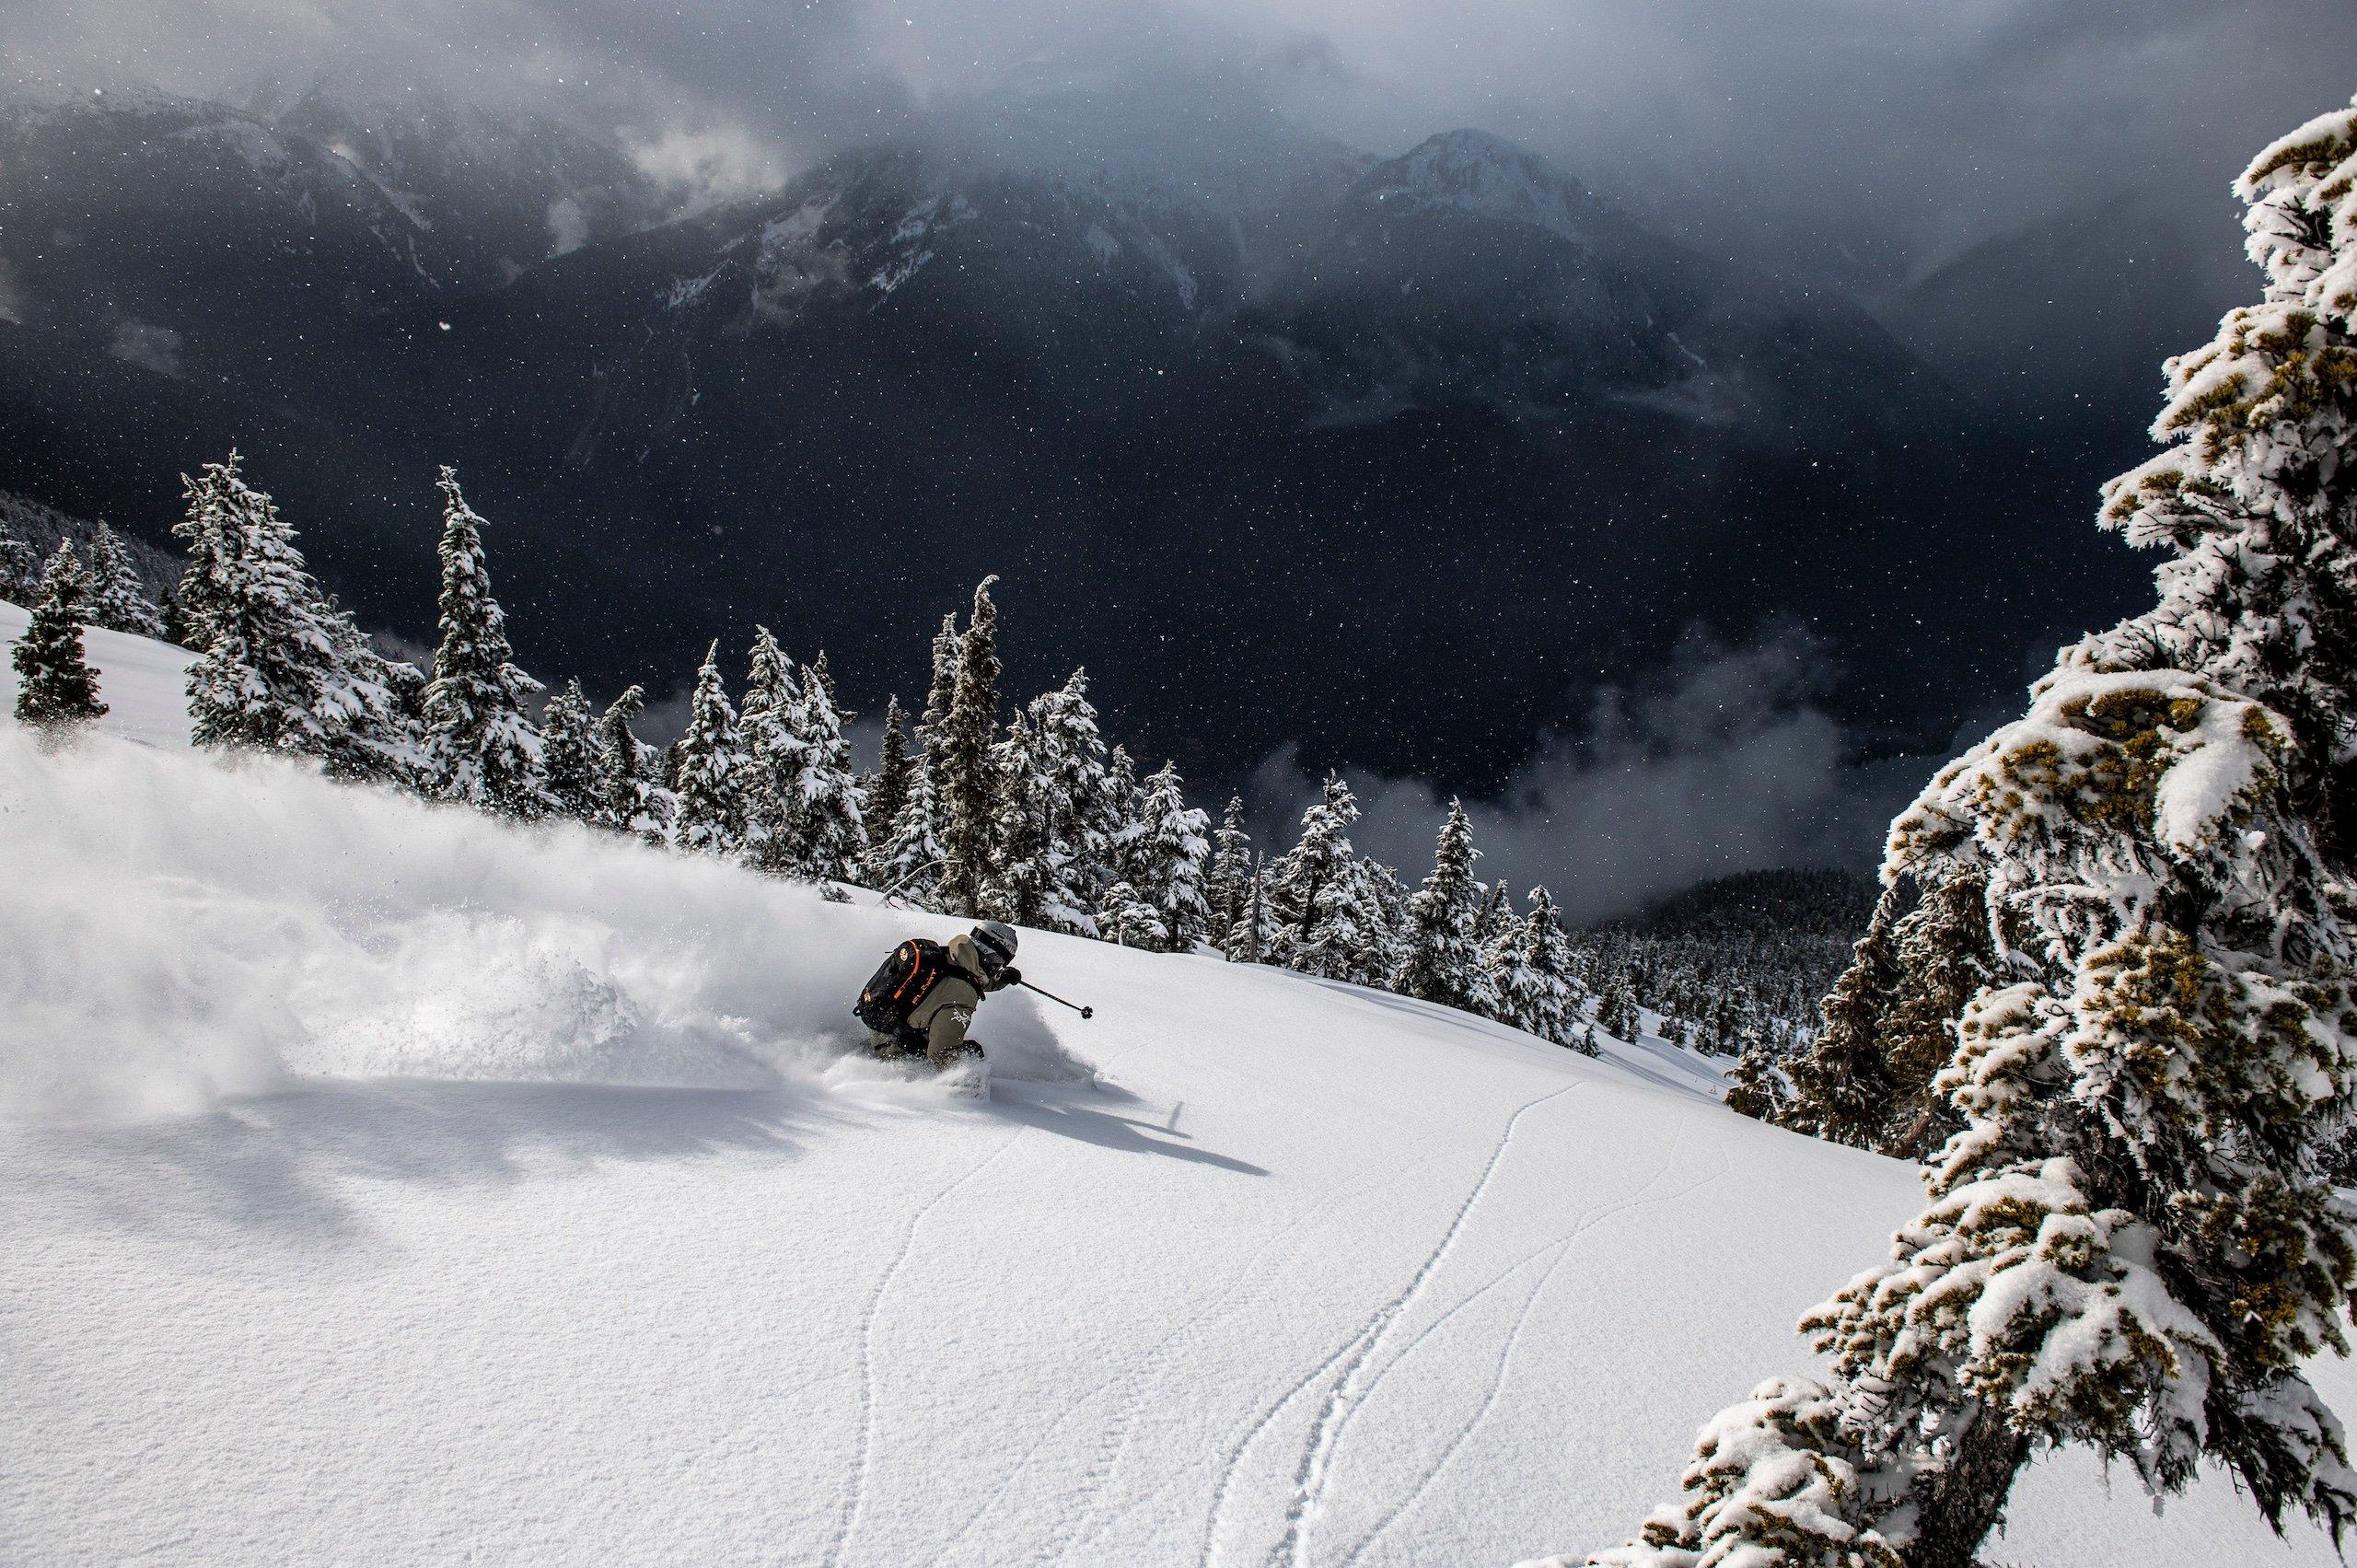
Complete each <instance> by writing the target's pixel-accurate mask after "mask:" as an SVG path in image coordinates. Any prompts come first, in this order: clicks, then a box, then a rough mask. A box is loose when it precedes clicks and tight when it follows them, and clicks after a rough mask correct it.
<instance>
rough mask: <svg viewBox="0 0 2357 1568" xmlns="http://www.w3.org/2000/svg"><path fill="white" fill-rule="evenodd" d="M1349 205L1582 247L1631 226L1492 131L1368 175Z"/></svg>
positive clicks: (1434, 140) (1444, 143)
mask: <svg viewBox="0 0 2357 1568" xmlns="http://www.w3.org/2000/svg"><path fill="white" fill-rule="evenodd" d="M1352 199H1353V200H1356V201H1364V202H1382V203H1395V204H1403V205H1408V206H1412V207H1419V208H1422V209H1424V210H1427V211H1440V210H1446V211H1451V212H1456V213H1463V214H1469V215H1474V216H1478V217H1484V218H1492V219H1495V220H1497V221H1499V222H1502V223H1515V224H1527V225H1529V226H1533V227H1536V228H1543V229H1546V230H1548V231H1549V232H1550V233H1552V234H1557V235H1561V236H1562V238H1565V239H1570V240H1573V241H1576V242H1578V243H1581V244H1593V243H1596V241H1597V240H1599V239H1600V238H1619V237H1620V236H1622V235H1625V234H1627V233H1629V232H1631V230H1632V229H1633V227H1634V226H1633V225H1631V223H1630V222H1629V221H1628V220H1627V219H1626V218H1624V217H1622V216H1620V214H1619V213H1617V212H1616V211H1614V209H1613V208H1611V207H1610V206H1609V205H1608V204H1607V203H1604V202H1603V201H1601V200H1599V199H1598V198H1597V197H1596V195H1595V194H1594V193H1593V192H1590V191H1589V190H1588V189H1587V187H1585V185H1582V184H1581V183H1580V182H1579V181H1578V180H1575V179H1573V177H1572V176H1571V175H1569V174H1567V173H1565V172H1564V171H1563V170H1562V169H1561V168H1556V167H1555V166H1554V165H1553V164H1551V163H1550V162H1548V161H1547V160H1546V159H1545V158H1543V157H1539V156H1538V154H1537V153H1534V152H1532V151H1531V150H1530V149H1528V148H1527V147H1524V146H1520V145H1516V144H1515V143H1513V142H1509V141H1507V140H1506V139H1505V138H1504V137H1503V136H1495V135H1492V134H1490V133H1489V132H1487V131H1472V130H1459V131H1446V132H1443V133H1441V134H1439V135H1436V136H1431V137H1427V138H1426V139H1425V140H1423V141H1422V142H1421V143H1419V144H1417V145H1415V146H1414V147H1412V148H1411V149H1410V150H1409V151H1407V152H1405V153H1403V154H1401V155H1400V156H1399V157H1395V158H1392V159H1391V160H1389V161H1388V162H1386V163H1380V164H1377V165H1376V167H1375V168H1372V169H1369V170H1368V171H1367V173H1366V175H1365V176H1364V178H1363V179H1361V180H1359V182H1358V185H1357V187H1356V188H1355V189H1354V190H1353V192H1352Z"/></svg>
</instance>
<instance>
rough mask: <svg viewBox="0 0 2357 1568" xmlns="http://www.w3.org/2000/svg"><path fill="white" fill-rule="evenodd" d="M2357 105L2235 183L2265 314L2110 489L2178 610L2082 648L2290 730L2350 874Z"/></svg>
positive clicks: (2354, 757) (2090, 661)
mask: <svg viewBox="0 0 2357 1568" xmlns="http://www.w3.org/2000/svg"><path fill="white" fill-rule="evenodd" d="M2353 144H2357V110H2351V109H2341V110H2335V111H2333V112H2332V113H2329V114H2325V115H2321V116H2319V117H2318V118H2316V119H2315V120H2313V121H2311V122H2308V123H2307V124H2305V125H2303V126H2302V127H2300V128H2299V129H2298V130H2297V131H2294V132H2293V133H2292V134H2290V135H2288V136H2285V137H2283V138H2282V140H2280V141H2278V142H2277V143H2275V145H2272V146H2270V147H2269V148H2267V149H2266V150H2265V151H2264V152H2262V153H2261V154H2260V155H2259V156H2258V158H2257V159H2255V160H2254V161H2253V162H2252V164H2251V166H2250V168H2248V169H2247V170H2246V171H2245V173H2244V174H2243V176H2242V178H2241V180H2238V181H2237V182H2236V185H2235V192H2236V193H2237V194H2238V195H2239V196H2241V198H2242V199H2243V201H2244V202H2245V203H2247V207H2248V210H2247V213H2246V215H2245V219H2244V226H2245V229H2246V230H2247V242H2246V245H2245V249H2246V250H2247V252H2248V254H2249V256H2250V259H2251V260H2252V261H2254V262H2256V263H2258V266H2259V268H2260V270H2261V272H2262V273H2263V274H2264V276H2265V292H2264V295H2263V296H2262V298H2261V299H2260V301H2259V303H2258V304H2257V305H2254V306H2250V307H2248V308H2243V309H2238V310H2234V311H2230V312H2228V313H2227V315H2226V317H2225V319H2223V321H2222V322H2221V323H2220V324H2219V328H2218V331H2217V334H2216V335H2215V336H2214V337H2213V338H2212V340H2211V341H2210V343H2207V344H2205V345H2204V346H2202V347H2201V348H2199V349H2196V350H2195V351H2194V352H2192V353H2191V354H2180V355H2179V356H2177V358H2175V359H2172V360H2170V361H2169V362H2168V365H2167V367H2166V374H2167V380H2168V389H2167V399H2166V402H2165V405H2164V407H2163V408H2162V411H2161V413H2160V416H2159V418H2158V419H2156V420H2155V421H2154V424H2153V435H2154V438H2155V439H2156V440H2158V441H2161V442H2163V443H2165V444H2166V445H2167V447H2168V449H2167V450H2166V451H2165V452H2163V453H2162V454H2161V455H2160V456H2159V457H2156V458H2154V459H2152V460H2150V461H2149V462H2146V463H2144V464H2142V466H2140V467H2138V468H2135V469H2132V470H2130V471H2129V472H2127V473H2124V474H2122V475H2120V476H2119V478H2117V479H2115V480H2113V481H2112V482H2110V483H2109V484H2107V485H2106V486H2105V487H2104V496H2105V506H2104V510H2103V516H2102V521H2103V524H2104V526H2105V527H2107V528H2115V529H2118V530H2119V531H2120V532H2122V533H2124V534H2125V535H2126V536H2127V538H2128V540H2129V541H2130V542H2131V543H2132V544H2136V545H2139V546H2142V547H2145V548H2150V549H2160V550H2165V551H2166V552H2168V558H2167V559H2166V560H2165V561H2164V562H2163V563H2161V565H2160V566H2159V568H2158V569H2157V571H2156V572H2155V573H2154V576H2155V578H2156V580H2157V583H2158V586H2159V589H2160V593H2159V602H2158V603H2156V604H2155V605H2154V607H2153V608H2152V609H2151V610H2147V611H2146V612H2145V613H2143V614H2142V615H2138V616H2134V617H2131V619H2129V620H2127V621H2122V622H2121V623H2120V624H2119V625H2118V626H2116V627H2114V628H2113V629H2112V630H2110V631H2108V632H2105V633H2098V634H2097V635H2096V636H2093V637H2090V638H2088V639H2086V640H2085V641H2084V642H2083V643H2080V644H2079V645H2076V646H2074V647H2072V648H2070V649H2067V650H2065V652H2064V654H2063V656H2062V659H2061V663H2062V664H2063V665H2064V666H2066V667H2074V668H2087V669H2095V670H2133V669H2169V668H2174V669H2184V670H2189V671H2191V672H2193V673H2195V674H2199V675H2202V676H2205V677H2207V678H2208V679H2212V680H2213V681H2216V682H2217V683H2218V684H2220V685H2221V686H2223V687H2224V688H2226V689H2227V690H2229V691H2236V692H2239V693H2240V694H2242V695H2243V696H2246V697H2248V698H2250V699H2252V700H2253V701H2255V702H2259V703H2266V704H2267V705H2268V707H2269V708H2270V709H2271V710H2273V711H2274V712H2275V713H2277V714H2281V715H2282V718H2283V719H2284V720H2285V721H2286V722H2287V723H2289V724H2290V726H2292V738H2293V741H2294V742H2295V743H2296V745H2297V746H2298V748H2299V750H2298V753H2297V754H2298V755H2299V756H2300V757H2302V758H2304V759H2307V761H2305V762H2304V763H2303V764H2301V765H2300V766H2298V767H2296V768H2295V769H2294V770H2293V775H2292V788H2293V791H2294V793H2295V796H2296V798H2297V799H2298V802H2299V805H2300V807H2301V809H2302V811H2303V812H2304V813H2305V816H2306V817H2307V819H2309V820H2310V821H2311V822H2312V823H2313V824H2314V830H2315V832H2316V835H2317V843H2318V845H2319V847H2320V848H2321V849H2322V851H2323V852H2324V853H2325V854H2326V855H2327V857H2328V860H2329V861H2330V862H2331V864H2333V865H2335V866H2339V867H2346V866H2348V865H2351V864H2352V863H2357V468H2352V465H2351V464H2350V463H2349V462H2348V461H2346V460H2345V454H2346V453H2347V452H2348V451H2349V450H2350V448H2351V445H2352V444H2357V378H2353V377H2352V374H2351V366H2352V365H2357V289H2352V287H2351V277H2352V275H2357V206H2352V205H2351V192H2350V189H2349V184H2350V180H2351V173H2352V168H2351V156H2352V155H2351V146H2352V145H2353Z"/></svg>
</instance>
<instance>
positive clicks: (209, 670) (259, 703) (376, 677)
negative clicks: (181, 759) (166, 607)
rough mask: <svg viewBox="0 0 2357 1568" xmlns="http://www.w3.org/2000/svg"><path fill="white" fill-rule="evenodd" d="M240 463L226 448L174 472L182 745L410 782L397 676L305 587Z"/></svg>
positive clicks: (275, 515) (413, 744)
mask: <svg viewBox="0 0 2357 1568" xmlns="http://www.w3.org/2000/svg"><path fill="white" fill-rule="evenodd" d="M240 461H241V459H239V457H238V454H237V453H236V452H231V453H230V454H229V459H228V460H227V461H226V462H222V463H207V464H205V465H204V466H203V469H202V470H199V471H198V474H197V476H196V477H195V478H194V479H188V478H185V476H184V477H183V481H182V482H183V483H184V484H185V485H186V486H187V494H188V501H189V508H188V514H187V516H186V517H182V518H181V519H180V522H178V523H177V524H175V525H174V526H173V529H172V531H173V532H174V533H175V534H177V535H179V536H180V539H182V540H185V541H186V542H187V545H188V552H189V563H188V571H187V574H186V575H185V576H184V577H183V578H182V579H181V583H180V604H181V610H182V615H183V617H184V619H185V621H186V625H187V633H188V635H189V638H190V642H191V644H192V646H193V647H194V649H195V651H196V653H197V658H196V660H195V662H194V663H192V665H191V666H190V667H189V677H188V698H189V718H190V728H191V733H192V737H193V738H194V739H195V741H196V743H197V744H198V745H200V746H246V747H253V748H257V749H263V750H275V751H288V752H295V753H298V754H301V755H304V756H309V757H316V758H319V759H320V760H321V761H323V762H325V763H326V764H327V766H328V768H329V770H330V771H331V772H335V773H337V774H340V775H343V776H345V777H355V778H379V779H407V778H409V777H412V775H413V772H414V770H415V768H416V766H417V762H418V748H417V740H416V737H415V735H414V733H413V730H412V726H411V725H410V723H409V720H408V716H407V714H405V713H404V711H403V705H402V703H401V699H400V697H399V696H398V695H397V693H396V690H395V682H396V671H395V670H394V669H393V668H391V667H389V662H388V661H387V660H386V659H384V658H383V657H382V656H379V655H378V654H377V653H376V652H375V650H373V649H371V648H370V647H369V646H368V645H367V643H366V639H365V638H363V637H362V636H361V635H360V633H359V632H358V630H357V629H356V628H354V626H353V624H352V622H351V621H350V619H349V618H348V617H346V616H345V615H344V614H343V611H341V610H338V609H336V608H335V606H334V605H333V604H332V603H331V602H330V601H329V599H328V598H327V596H326V595H325V594H323V593H322V592H321V591H320V590H319V585H318V584H317V583H315V582H313V581H312V579H311V575H310V573H309V571H308V569H307V568H306V567H305V565H304V563H303V555H302V552H301V551H299V550H298V549H296V544H295V530H294V529H293V528H291V527H289V526H288V525H287V523H286V521H285V519H284V517H281V516H280V515H279V511H278V507H277V505H276V504H275V503H274V502H273V501H272V500H271V498H270V496H269V495H268V494H265V493H264V492H262V491H259V490H255V489H253V488H251V487H250V486H249V485H248V484H247V483H246V482H245V480H244V478H243V476H242V475H241V474H240V472H239V464H240Z"/></svg>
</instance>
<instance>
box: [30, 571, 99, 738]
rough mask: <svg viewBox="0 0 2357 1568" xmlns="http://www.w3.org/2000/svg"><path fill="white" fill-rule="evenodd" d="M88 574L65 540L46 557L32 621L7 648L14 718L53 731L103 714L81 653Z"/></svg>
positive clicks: (91, 674) (94, 673)
mask: <svg viewBox="0 0 2357 1568" xmlns="http://www.w3.org/2000/svg"><path fill="white" fill-rule="evenodd" d="M88 595H89V578H88V576H87V575H86V574H85V573H84V570H83V567H82V563H80V562H79V561H78V560H76V559H75V555H74V541H73V540H64V541H63V542H61V543H60V544H59V545H58V547H57V552H56V553H55V554H53V555H52V556H51V557H50V558H49V564H48V565H47V566H46V567H44V568H43V569H42V571H41V587H40V588H39V589H38V590H37V591H36V592H35V593H34V594H33V596H32V598H33V604H32V619H31V621H29V623H28V624H27V625H26V627H25V633H24V635H23V636H21V637H19V638H17V644H16V646H15V647H14V648H12V649H10V650H9V656H8V657H9V662H10V663H11V664H12V665H14V666H15V668H16V671H17V723H19V724H25V725H31V726H36V727H38V728H40V729H43V730H47V731H50V732H52V734H56V733H61V732H64V731H65V730H69V729H72V728H74V727H75V726H80V725H85V724H87V723H89V722H90V721H91V720H93V719H97V718H101V717H103V716H105V714H106V711H107V705H106V703H102V702H100V701H99V677H98V672H97V671H96V670H93V669H92V668H90V665H89V661H88V660H87V658H86V657H84V656H83V651H82V617H83V607H84V604H85V601H86V600H87V598H88Z"/></svg>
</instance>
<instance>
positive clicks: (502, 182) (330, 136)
mask: <svg viewBox="0 0 2357 1568" xmlns="http://www.w3.org/2000/svg"><path fill="white" fill-rule="evenodd" d="M255 101H256V106H257V110H258V111H259V112H260V114H261V118H262V119H263V120H264V121H265V122H267V123H268V124H269V125H270V126H272V128H273V129H274V130H276V131H277V132H279V133H280V134H283V135H288V136H296V137H300V138H303V139H304V140H307V141H308V142H310V143H311V144H313V145H317V146H319V147H323V148H325V149H326V150H328V151H329V152H331V153H332V154H333V155H335V156H336V157H339V158H342V159H343V161H344V162H346V163H348V164H350V165H351V166H352V167H353V168H355V169H357V170H358V171H359V172H360V173H361V174H362V175H363V176H364V177H366V179H367V180H369V181H370V182H371V183H373V184H374V185H375V186H376V187H377V189H378V190H379V191H381V192H384V193H385V195H386V197H387V199H388V200H389V201H391V202H393V203H395V204H397V205H398V206H400V207H401V210H402V211H403V212H404V213H406V214H408V215H410V216H411V217H412V219H414V220H415V221H416V222H417V223H418V225H419V226H421V227H422V228H424V230H425V231H426V232H427V234H428V235H429V236H430V239H429V241H428V245H429V248H430V249H431V250H435V251H436V252H437V253H438V259H439V260H440V261H441V262H442V264H443V266H444V268H445V269H446V270H447V273H449V274H450V276H451V278H452V281H453V284H454V285H455V286H458V287H460V288H465V289H476V288H490V287H496V286H497V285H500V284H503V283H505V282H507V281H508V280H509V279H511V278H513V277H515V276H516V275H517V273H520V272H522V271H523V270H524V269H525V268H527V267H529V266H532V265H534V264H535V263H537V262H540V261H544V260H546V259H547V258H548V257H550V256H552V255H558V254H562V253H563V252H565V251H568V250H576V249H578V248H579V247H580V246H582V245H584V244H589V243H593V242H595V241H597V240H600V239H608V238H614V237H615V236H617V235H621V234H626V233H629V232H631V231H632V230H633V229H638V228H643V227H644V226H647V225H648V224H651V223H654V222H656V221H657V220H659V219H660V218H661V217H663V216H665V215H666V202H665V199H664V196H663V192H661V191H660V190H658V189H657V187H656V182H655V181H654V180H650V179H649V178H648V177H647V176H646V175H645V174H644V172H642V171H641V170H640V169H639V168H638V167H637V166H636V165H634V164H633V162H632V161H631V160H630V159H629V158H628V157H624V156H623V154H622V153H621V150H620V149H619V148H618V147H617V146H616V145H615V144H614V141H613V139H612V137H610V136H608V135H602V134H598V133H596V132H593V131H591V130H589V129H587V128H586V127H583V126H579V125H575V124H572V123H569V122H566V121H564V120H563V119H561V118H559V117H557V116H555V115H552V114H546V113H538V112H530V111H523V110H512V111H511V110H493V109H489V108H485V107H484V106H482V105H481V104H475V103H467V102H463V101H460V100H459V99H453V98H451V97H449V96H448V95H447V94H445V93H441V92H437V91H434V90H431V89H425V88H414V87H412V88H404V89H403V90H401V92H399V93H393V94H385V93H371V92H367V91H366V90H350V89H344V88H341V87H338V86H336V85H333V84H330V83H326V82H320V83H315V84H313V85H312V86H311V87H308V88H307V89H306V90H304V91H303V92H301V93H299V94H297V95H295V96H294V97H292V98H291V99H284V101H281V100H280V99H276V98H275V97H265V98H258V99H256V100H255Z"/></svg>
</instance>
